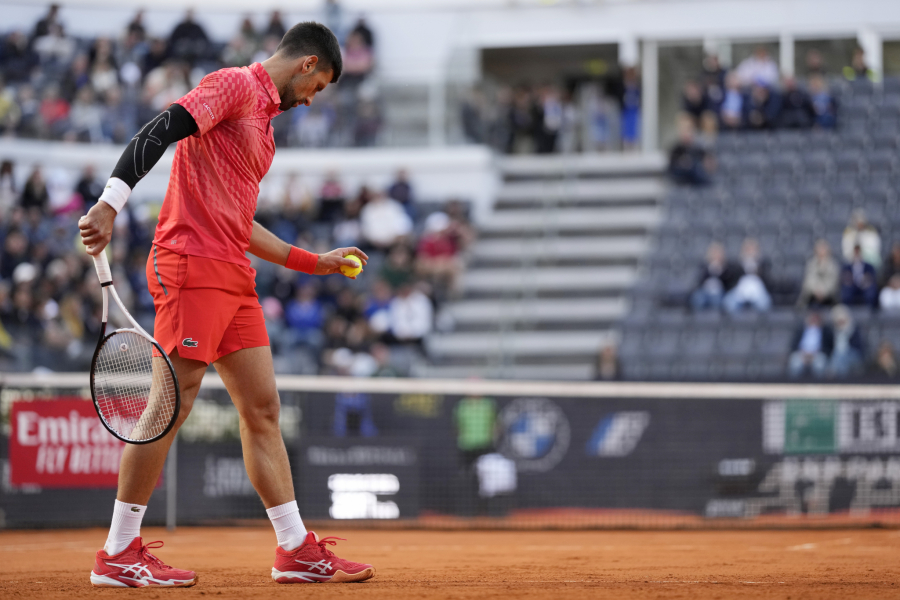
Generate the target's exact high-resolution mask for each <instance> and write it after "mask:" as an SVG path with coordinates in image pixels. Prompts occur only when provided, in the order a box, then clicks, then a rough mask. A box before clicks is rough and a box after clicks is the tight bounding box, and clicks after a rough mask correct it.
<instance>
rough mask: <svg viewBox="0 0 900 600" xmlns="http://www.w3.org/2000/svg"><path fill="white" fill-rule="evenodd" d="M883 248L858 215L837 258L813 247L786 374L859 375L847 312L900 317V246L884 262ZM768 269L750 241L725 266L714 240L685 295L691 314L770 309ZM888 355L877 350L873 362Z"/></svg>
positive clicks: (861, 356)
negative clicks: (802, 315) (826, 314)
mask: <svg viewBox="0 0 900 600" xmlns="http://www.w3.org/2000/svg"><path fill="white" fill-rule="evenodd" d="M881 249H882V242H881V236H880V234H879V232H878V230H877V229H876V228H875V227H874V226H872V225H871V224H870V223H869V222H868V221H867V220H866V216H865V213H864V212H863V211H861V210H857V211H855V212H854V213H853V215H852V217H851V219H850V222H849V223H848V225H847V228H846V229H845V231H844V234H843V237H842V240H841V252H840V254H839V256H837V257H835V256H834V254H833V252H832V249H831V246H830V245H829V243H828V242H827V241H826V240H824V239H820V240H817V241H816V242H815V246H814V250H813V255H812V256H811V257H810V258H809V260H808V261H807V263H806V269H805V272H804V274H803V280H802V285H801V288H800V294H799V298H798V299H797V303H796V304H797V308H798V309H800V310H803V311H806V313H807V317H806V324H805V326H804V327H803V328H801V330H800V331H799V332H798V333H797V336H796V337H795V339H794V340H793V342H792V345H791V351H792V354H791V359H790V363H789V367H788V370H789V373H790V374H791V375H792V376H801V375H803V374H808V375H812V376H817V377H820V376H825V375H829V376H834V377H847V376H851V375H860V374H862V373H863V371H864V369H865V367H866V364H865V360H866V357H867V356H868V351H867V348H866V341H865V339H863V337H862V333H861V332H860V331H859V330H857V329H856V326H855V324H854V319H853V313H852V312H851V310H859V311H864V312H871V311H875V310H878V311H881V313H882V314H887V315H897V316H900V242H895V243H894V244H893V245H892V246H891V248H890V251H889V252H888V253H887V256H885V257H882V250H881ZM769 265H770V261H769V260H768V259H767V258H766V257H765V256H764V255H763V254H762V252H761V250H760V247H759V242H758V241H757V240H756V239H755V238H747V239H745V240H744V242H743V244H742V246H741V251H740V256H739V257H738V259H737V260H729V259H728V257H727V256H726V252H725V248H724V246H723V245H722V244H721V243H719V242H712V243H711V244H710V245H709V247H708V248H707V252H706V259H705V261H704V262H703V264H702V265H700V267H699V276H698V278H697V283H696V284H695V287H694V290H693V292H692V293H691V295H690V305H691V307H692V309H693V310H694V311H704V310H720V309H721V310H723V311H725V312H726V313H729V314H735V313H738V312H741V311H748V310H749V311H755V312H767V311H769V310H770V308H771V307H772V287H773V286H774V285H777V282H775V281H773V280H772V277H771V275H770V267H769ZM825 310H830V311H831V324H823V323H824V319H823V315H822V313H823V311H825ZM845 338H846V339H845ZM833 340H836V341H834V343H833ZM887 350H890V348H889V347H888V348H885V347H879V348H878V349H877V356H882V355H884V354H885V353H886V352H887Z"/></svg>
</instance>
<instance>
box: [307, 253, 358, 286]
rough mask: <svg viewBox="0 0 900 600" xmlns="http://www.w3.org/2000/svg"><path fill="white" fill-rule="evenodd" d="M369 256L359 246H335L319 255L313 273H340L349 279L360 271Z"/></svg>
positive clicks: (353, 277)
mask: <svg viewBox="0 0 900 600" xmlns="http://www.w3.org/2000/svg"><path fill="white" fill-rule="evenodd" d="M368 260H369V257H368V256H367V255H366V253H365V252H363V251H362V250H360V249H359V248H337V249H335V250H332V251H331V252H327V253H325V254H320V255H319V262H318V263H316V270H315V273H314V274H315V275H331V274H333V273H341V274H342V275H344V276H345V277H348V278H350V279H356V276H357V275H359V274H360V273H362V269H363V267H364V266H365V265H366V262H368Z"/></svg>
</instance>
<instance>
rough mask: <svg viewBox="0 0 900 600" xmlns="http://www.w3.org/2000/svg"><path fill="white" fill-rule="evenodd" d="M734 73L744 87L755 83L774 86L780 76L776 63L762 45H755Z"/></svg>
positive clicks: (756, 84) (768, 86)
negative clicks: (751, 52) (754, 48)
mask: <svg viewBox="0 0 900 600" xmlns="http://www.w3.org/2000/svg"><path fill="white" fill-rule="evenodd" d="M735 73H736V74H737V77H738V81H739V82H740V84H741V85H742V86H744V87H750V86H753V85H755V86H762V87H766V88H771V87H774V86H776V85H777V84H778V80H779V79H780V78H781V74H780V73H779V71H778V65H777V64H775V61H774V60H772V57H771V56H769V51H768V50H766V48H765V47H764V46H757V48H756V50H754V51H753V54H751V55H750V56H748V57H747V58H745V59H744V60H742V61H741V64H739V65H738V67H737V70H736V71H735Z"/></svg>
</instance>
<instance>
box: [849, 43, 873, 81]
mask: <svg viewBox="0 0 900 600" xmlns="http://www.w3.org/2000/svg"><path fill="white" fill-rule="evenodd" d="M843 73H844V77H845V78H846V79H847V81H856V80H865V79H868V80H869V81H875V78H876V76H875V72H874V71H872V69H870V68H869V67H868V65H866V53H865V51H864V50H863V49H862V48H857V49H856V50H854V51H853V58H852V59H851V60H850V65H849V66H846V67H844V71H843Z"/></svg>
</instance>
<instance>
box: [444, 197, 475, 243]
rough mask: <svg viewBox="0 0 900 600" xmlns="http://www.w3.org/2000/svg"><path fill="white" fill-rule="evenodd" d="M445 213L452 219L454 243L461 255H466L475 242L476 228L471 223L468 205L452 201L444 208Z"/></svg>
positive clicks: (451, 228) (451, 226)
mask: <svg viewBox="0 0 900 600" xmlns="http://www.w3.org/2000/svg"><path fill="white" fill-rule="evenodd" d="M444 212H445V213H446V214H447V216H448V217H450V231H451V233H452V234H453V241H454V242H455V243H456V247H457V248H458V249H459V251H460V253H464V252H465V251H466V249H467V248H469V247H470V246H471V245H472V243H473V242H474V241H475V237H476V236H475V228H474V227H472V223H471V222H469V215H468V213H467V210H466V205H464V204H463V203H462V202H460V201H459V200H457V199H453V200H450V201H449V202H447V204H446V205H445V206H444Z"/></svg>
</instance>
